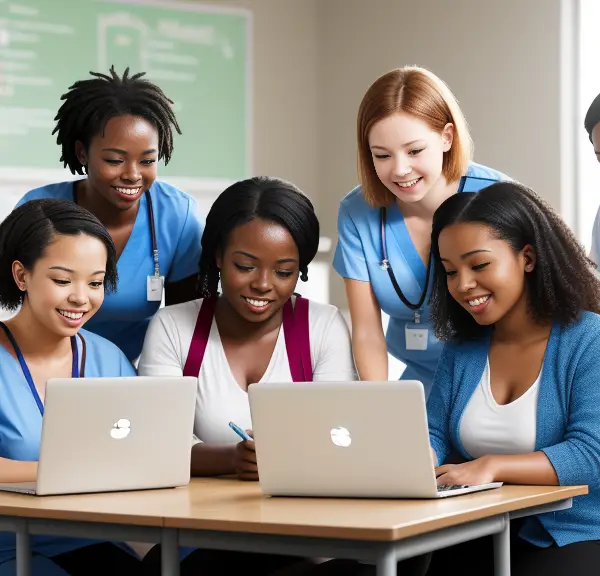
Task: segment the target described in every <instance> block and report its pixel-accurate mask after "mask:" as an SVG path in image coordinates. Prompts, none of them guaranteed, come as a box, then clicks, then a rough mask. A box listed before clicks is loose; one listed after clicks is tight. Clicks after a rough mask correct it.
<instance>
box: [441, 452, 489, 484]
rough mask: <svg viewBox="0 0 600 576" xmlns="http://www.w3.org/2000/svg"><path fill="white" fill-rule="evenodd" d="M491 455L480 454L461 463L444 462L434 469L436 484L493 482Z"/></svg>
mask: <svg viewBox="0 0 600 576" xmlns="http://www.w3.org/2000/svg"><path fill="white" fill-rule="evenodd" d="M493 462H494V460H493V458H492V457H491V456H482V457H481V458H477V459H476V460H471V461H470V462H464V463H462V464H444V465H442V466H438V467H437V468H436V469H435V475H436V477H437V483H438V484H468V485H477V484H488V483H489V482H495V481H496V478H494V476H495V470H494V466H493Z"/></svg>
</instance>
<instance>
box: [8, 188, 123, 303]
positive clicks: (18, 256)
mask: <svg viewBox="0 0 600 576" xmlns="http://www.w3.org/2000/svg"><path fill="white" fill-rule="evenodd" d="M79 234H85V235H86V236H92V237H93V238H97V239H98V240H100V241H101V242H102V243H103V244H104V246H105V247H106V254H107V258H106V275H105V277H104V286H105V291H106V293H109V292H114V291H116V289H117V252H116V249H115V245H114V243H113V241H112V238H111V237H110V234H109V233H108V232H107V230H106V228H105V227H104V226H103V225H102V223H101V222H100V220H98V218H96V217H95V216H94V215H93V214H92V213H91V212H88V211H87V210H86V209H85V208H82V207H81V206H78V205H77V204H75V202H71V201H70V200H56V199H50V198H45V199H42V200H30V201H29V202H25V203H24V204H22V205H21V206H19V207H17V208H15V209H14V210H13V211H12V212H11V213H10V214H9V215H8V216H7V217H6V218H5V219H4V220H3V221H2V223H0V306H2V307H3V308H6V309H7V310H15V309H17V308H18V307H19V306H20V304H21V303H22V302H23V292H21V290H19V287H18V286H17V284H16V282H15V280H14V277H13V273H12V265H13V262H15V261H17V260H18V261H19V262H21V264H23V266H25V268H26V269H28V270H31V269H32V268H33V267H34V266H35V263H36V262H37V261H38V260H39V259H40V258H42V257H43V256H44V252H45V250H46V247H47V246H48V245H49V244H51V243H52V242H53V241H54V240H55V237H56V236H57V235H65V236H77V235H79Z"/></svg>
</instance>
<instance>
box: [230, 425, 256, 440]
mask: <svg viewBox="0 0 600 576" xmlns="http://www.w3.org/2000/svg"><path fill="white" fill-rule="evenodd" d="M229 427H230V428H231V429H232V430H233V431H234V432H235V433H236V434H237V435H238V436H239V437H240V438H241V439H242V440H252V438H250V436H248V434H246V432H244V431H243V430H242V429H241V428H240V427H239V426H238V425H237V424H234V423H233V422H230V423H229Z"/></svg>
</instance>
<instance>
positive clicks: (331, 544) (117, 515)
mask: <svg viewBox="0 0 600 576" xmlns="http://www.w3.org/2000/svg"><path fill="white" fill-rule="evenodd" d="M587 492H588V489H587V486H503V487H502V488H499V489H495V490H489V491H485V492H476V493H473V494H467V495H464V496H457V497H453V498H444V499H436V500H375V499H369V500H366V499H365V500H360V499H349V498H343V499H342V498H340V499H334V498H289V497H264V496H263V495H262V493H261V491H260V487H259V485H258V484H257V483H250V482H240V481H238V480H233V479H224V478H206V479H194V480H192V482H191V483H190V484H189V486H185V487H181V488H175V489H166V490H148V491H139V492H119V493H106V494H84V495H71V496H41V497H40V496H30V495H22V494H14V493H9V492H0V530H12V531H16V532H17V564H18V566H19V572H18V573H19V574H23V575H27V574H29V561H28V558H29V542H28V534H31V533H42V534H55V535H80V536H87V537H93V538H98V537H102V538H106V539H114V540H119V539H120V540H137V541H148V542H162V544H163V574H164V575H174V576H177V574H178V572H179V569H178V554H177V546H178V545H186V546H194V547H216V548H220V549H231V550H241V551H261V552H278V553H283V554H293V555H304V556H326V557H340V558H344V557H347V558H355V559H361V560H367V561H373V562H375V563H376V565H377V574H378V575H381V576H388V575H394V574H396V564H395V562H396V561H397V560H399V559H402V558H405V557H410V556H414V555H417V554H421V553H424V552H426V551H431V550H435V549H438V548H440V547H444V546H448V545H452V544H453V543H458V542H461V541H466V540H470V539H474V538H478V537H480V536H484V535H488V534H489V535H494V538H495V541H496V546H495V551H496V552H495V553H496V556H497V558H498V568H497V574H498V575H499V576H504V575H505V574H509V571H507V570H509V568H508V566H509V559H510V547H509V541H508V534H509V521H510V519H511V518H514V517H516V516H520V515H523V516H526V515H531V514H536V513H541V512H548V511H552V510H560V509H563V508H565V507H569V506H570V505H571V498H573V497H576V496H580V495H583V494H587ZM100 535H101V536H100Z"/></svg>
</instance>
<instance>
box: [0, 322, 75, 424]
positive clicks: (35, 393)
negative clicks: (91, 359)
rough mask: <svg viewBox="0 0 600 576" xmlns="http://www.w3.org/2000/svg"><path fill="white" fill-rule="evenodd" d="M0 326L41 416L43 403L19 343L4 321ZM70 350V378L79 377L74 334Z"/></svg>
mask: <svg viewBox="0 0 600 576" xmlns="http://www.w3.org/2000/svg"><path fill="white" fill-rule="evenodd" d="M0 327H2V329H3V330H4V333H5V334H6V337H7V338H8V339H9V340H10V343H11V344H12V347H13V348H14V350H15V354H16V355H17V360H18V361H19V364H20V365H21V370H22V371H23V376H25V380H27V384H28V385H29V389H30V390H31V394H32V395H33V399H34V400H35V403H36V404H37V407H38V409H39V411H40V414H41V415H42V416H43V415H44V404H43V403H42V400H41V399H40V395H39V394H38V391H37V388H36V387H35V384H34V382H33V378H32V377H31V372H30V371H29V368H28V366H27V362H25V358H24V357H23V354H22V352H21V349H20V348H19V345H18V344H17V341H16V340H15V337H14V336H13V335H12V332H11V331H10V330H9V328H8V326H7V325H6V324H4V322H0ZM79 337H80V338H81V342H82V344H83V354H82V361H81V377H82V378H83V375H84V372H85V340H84V339H83V336H81V334H80V335H79ZM71 350H72V352H73V364H72V366H71V378H79V377H80V374H79V351H78V350H77V340H76V339H75V336H71Z"/></svg>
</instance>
